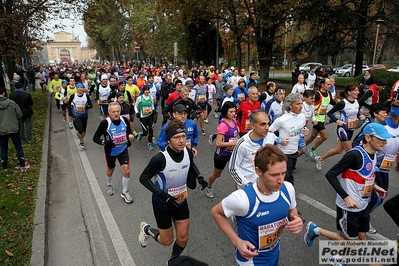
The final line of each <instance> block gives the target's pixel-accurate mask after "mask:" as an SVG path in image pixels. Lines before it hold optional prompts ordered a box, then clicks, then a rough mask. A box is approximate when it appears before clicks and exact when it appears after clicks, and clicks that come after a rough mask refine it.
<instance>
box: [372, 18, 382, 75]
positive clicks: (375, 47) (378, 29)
mask: <svg viewBox="0 0 399 266" xmlns="http://www.w3.org/2000/svg"><path fill="white" fill-rule="evenodd" d="M382 22H384V20H383V19H377V20H376V21H375V23H377V32H376V34H375V44H374V54H373V64H372V65H371V66H372V68H373V67H374V63H375V55H376V53H377V44H378V32H379V31H380V24H381V23H382Z"/></svg>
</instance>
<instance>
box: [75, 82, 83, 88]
mask: <svg viewBox="0 0 399 266" xmlns="http://www.w3.org/2000/svg"><path fill="white" fill-rule="evenodd" d="M76 88H84V87H83V84H82V83H78V84H76Z"/></svg>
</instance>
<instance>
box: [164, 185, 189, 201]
mask: <svg viewBox="0 0 399 266" xmlns="http://www.w3.org/2000/svg"><path fill="white" fill-rule="evenodd" d="M168 194H169V195H171V196H173V197H174V198H175V199H176V202H177V203H180V202H182V201H184V200H185V199H186V198H187V186H186V185H183V186H181V187H176V188H169V189H168Z"/></svg>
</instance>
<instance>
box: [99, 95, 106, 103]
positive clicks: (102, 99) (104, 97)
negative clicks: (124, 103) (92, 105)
mask: <svg viewBox="0 0 399 266" xmlns="http://www.w3.org/2000/svg"><path fill="white" fill-rule="evenodd" d="M107 102H108V97H106V96H101V99H100V103H107Z"/></svg>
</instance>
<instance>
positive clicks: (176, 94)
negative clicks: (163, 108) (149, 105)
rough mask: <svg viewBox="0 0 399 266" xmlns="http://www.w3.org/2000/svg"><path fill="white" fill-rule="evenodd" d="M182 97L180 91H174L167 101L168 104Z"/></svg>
mask: <svg viewBox="0 0 399 266" xmlns="http://www.w3.org/2000/svg"><path fill="white" fill-rule="evenodd" d="M179 97H180V92H179V91H177V90H176V91H174V92H172V93H171V94H169V97H168V99H167V100H166V104H168V105H169V104H170V103H171V102H172V101H173V100H175V99H177V98H179Z"/></svg>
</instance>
